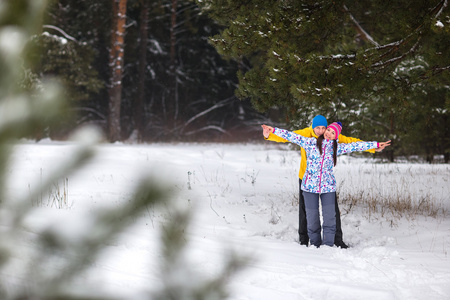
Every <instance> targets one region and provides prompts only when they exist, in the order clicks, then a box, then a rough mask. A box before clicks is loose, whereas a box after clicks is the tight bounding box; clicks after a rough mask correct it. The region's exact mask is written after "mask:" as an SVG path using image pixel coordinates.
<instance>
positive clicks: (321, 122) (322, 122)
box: [312, 115, 328, 129]
mask: <svg viewBox="0 0 450 300" xmlns="http://www.w3.org/2000/svg"><path fill="white" fill-rule="evenodd" d="M317 126H325V127H327V126H328V122H327V119H326V118H325V117H324V116H322V115H317V116H315V117H314V119H313V120H312V128H313V129H314V128H316V127H317Z"/></svg>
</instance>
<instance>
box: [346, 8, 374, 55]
mask: <svg viewBox="0 0 450 300" xmlns="http://www.w3.org/2000/svg"><path fill="white" fill-rule="evenodd" d="M344 10H345V12H347V13H348V15H349V16H350V20H352V22H353V24H354V25H355V27H356V30H357V31H358V32H359V34H361V36H362V38H363V39H364V40H366V41H368V42H370V43H372V44H373V45H375V46H376V47H379V46H380V45H379V44H378V43H377V42H376V41H375V40H374V39H373V37H372V36H371V35H370V34H368V33H367V31H365V30H364V28H362V26H361V25H360V24H359V22H358V21H357V20H356V19H355V17H353V15H352V13H351V12H350V11H349V10H348V8H347V5H345V4H344Z"/></svg>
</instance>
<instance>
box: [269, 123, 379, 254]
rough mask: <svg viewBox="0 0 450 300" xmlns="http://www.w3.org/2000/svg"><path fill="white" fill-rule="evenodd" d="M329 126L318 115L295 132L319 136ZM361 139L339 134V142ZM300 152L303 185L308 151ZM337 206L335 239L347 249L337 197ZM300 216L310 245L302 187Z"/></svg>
mask: <svg viewBox="0 0 450 300" xmlns="http://www.w3.org/2000/svg"><path fill="white" fill-rule="evenodd" d="M327 126H328V122H327V119H326V118H325V117H324V116H321V115H317V116H315V117H314V118H313V120H312V123H311V126H309V127H307V128H304V129H300V130H295V131H294V132H295V133H296V134H299V135H302V136H304V137H308V138H309V137H315V138H318V137H319V136H320V135H322V134H323V133H324V132H325V130H326V129H327ZM265 139H266V140H269V141H274V142H278V143H280V142H281V143H286V142H289V141H287V140H285V139H283V138H281V137H278V136H276V135H274V134H272V133H270V134H269V136H268V137H265ZM360 141H361V140H360V139H356V138H351V137H346V136H344V135H342V134H340V135H339V140H338V142H339V143H345V144H348V143H353V142H360ZM300 152H301V159H300V171H299V173H298V178H299V183H300V185H299V186H301V185H302V179H303V175H305V171H306V151H305V149H303V148H301V149H300ZM367 152H371V153H375V149H372V150H368V151H367ZM335 207H336V235H335V239H334V244H335V245H336V246H338V247H341V248H344V249H345V248H348V246H347V245H346V244H345V243H344V241H343V240H342V227H341V214H340V211H339V207H338V203H337V198H336V203H335ZM298 217H299V225H298V234H299V238H300V244H301V245H306V246H308V244H309V237H308V230H307V223H306V211H305V199H304V198H303V193H302V190H301V188H299V213H298Z"/></svg>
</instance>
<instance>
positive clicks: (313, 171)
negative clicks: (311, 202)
mask: <svg viewBox="0 0 450 300" xmlns="http://www.w3.org/2000/svg"><path fill="white" fill-rule="evenodd" d="M273 134H275V135H277V136H279V137H282V138H284V139H285V140H288V141H290V142H292V143H295V144H297V145H299V146H301V147H303V148H304V149H305V151H306V158H307V161H306V164H307V166H306V172H305V175H304V176H303V180H302V186H301V189H302V190H303V191H306V192H309V193H315V194H322V193H331V192H335V191H336V179H335V177H334V173H333V167H334V163H333V141H332V140H327V139H324V140H323V142H322V149H323V151H322V155H321V154H320V152H319V149H318V148H317V139H316V138H306V137H304V136H301V135H298V134H296V133H294V132H292V131H288V130H284V129H280V128H275V129H274V132H273ZM374 148H378V143H377V142H355V143H350V144H338V146H337V155H342V154H345V153H350V152H357V151H366V150H369V149H374Z"/></svg>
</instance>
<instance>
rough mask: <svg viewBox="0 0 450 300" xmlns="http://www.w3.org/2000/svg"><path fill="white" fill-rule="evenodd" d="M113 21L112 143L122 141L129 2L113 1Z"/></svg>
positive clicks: (110, 121) (110, 98) (110, 112)
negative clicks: (123, 79) (123, 86)
mask: <svg viewBox="0 0 450 300" xmlns="http://www.w3.org/2000/svg"><path fill="white" fill-rule="evenodd" d="M112 5H113V21H112V33H111V50H110V55H109V61H110V67H111V72H112V74H111V82H110V86H109V107H108V108H109V113H108V136H109V140H110V141H111V142H114V141H118V140H120V139H121V126H120V105H121V102H122V73H123V54H124V35H125V21H126V17H127V0H112Z"/></svg>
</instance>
